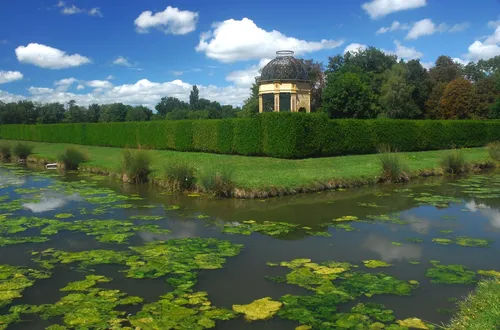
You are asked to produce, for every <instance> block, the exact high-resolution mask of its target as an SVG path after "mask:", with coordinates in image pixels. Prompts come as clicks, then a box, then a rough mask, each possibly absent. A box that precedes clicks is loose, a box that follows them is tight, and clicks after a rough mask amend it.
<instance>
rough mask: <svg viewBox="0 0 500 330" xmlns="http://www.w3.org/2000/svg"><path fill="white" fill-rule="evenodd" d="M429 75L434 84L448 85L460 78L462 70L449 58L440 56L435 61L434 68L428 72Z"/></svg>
mask: <svg viewBox="0 0 500 330" xmlns="http://www.w3.org/2000/svg"><path fill="white" fill-rule="evenodd" d="M429 74H430V76H431V79H432V80H433V83H434V84H438V83H445V84H448V83H449V82H451V81H453V80H455V79H457V78H458V77H461V76H462V69H461V68H460V65H459V64H457V63H455V62H454V61H453V60H452V58H451V57H449V56H444V55H441V56H439V57H438V59H437V60H436V66H434V67H433V68H431V69H430V70H429Z"/></svg>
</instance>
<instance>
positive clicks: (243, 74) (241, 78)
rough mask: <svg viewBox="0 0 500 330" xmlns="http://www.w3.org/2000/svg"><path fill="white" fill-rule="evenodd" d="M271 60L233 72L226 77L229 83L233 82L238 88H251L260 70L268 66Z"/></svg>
mask: <svg viewBox="0 0 500 330" xmlns="http://www.w3.org/2000/svg"><path fill="white" fill-rule="evenodd" d="M270 61H271V59H268V58H265V59H262V60H260V62H259V63H258V64H255V65H252V66H250V67H248V68H246V69H244V70H238V71H232V72H230V73H229V74H228V75H227V76H226V80H227V81H231V82H232V83H234V84H235V85H236V86H242V87H243V86H246V87H250V86H252V84H253V83H254V82H255V77H257V76H259V75H260V73H259V70H260V69H262V68H263V67H264V66H266V64H267V63H269V62H270Z"/></svg>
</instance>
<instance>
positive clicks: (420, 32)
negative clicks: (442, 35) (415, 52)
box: [406, 18, 447, 40]
mask: <svg viewBox="0 0 500 330" xmlns="http://www.w3.org/2000/svg"><path fill="white" fill-rule="evenodd" d="M446 29H447V26H446V24H444V23H442V24H440V25H436V24H434V22H433V21H432V20H431V19H429V18H426V19H423V20H421V21H418V22H416V23H415V24H414V25H413V26H412V28H411V29H410V32H408V35H407V36H406V39H410V40H411V39H418V38H420V37H422V36H428V35H432V34H434V33H436V32H444V31H446Z"/></svg>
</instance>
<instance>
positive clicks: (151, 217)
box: [130, 215, 165, 221]
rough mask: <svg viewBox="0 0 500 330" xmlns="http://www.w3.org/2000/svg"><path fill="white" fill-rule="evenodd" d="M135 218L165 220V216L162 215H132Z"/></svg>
mask: <svg viewBox="0 0 500 330" xmlns="http://www.w3.org/2000/svg"><path fill="white" fill-rule="evenodd" d="M130 219H133V220H143V221H156V220H163V219H165V217H163V216H161V215H133V216H131V217H130Z"/></svg>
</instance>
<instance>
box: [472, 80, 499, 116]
mask: <svg viewBox="0 0 500 330" xmlns="http://www.w3.org/2000/svg"><path fill="white" fill-rule="evenodd" d="M497 95H499V93H498V90H497V86H496V81H495V78H494V77H486V78H484V79H481V80H479V81H478V82H476V83H475V84H474V96H475V102H476V105H477V108H476V111H475V115H476V116H477V117H479V118H486V117H488V115H489V112H490V108H491V106H492V105H493V104H494V103H495V99H496V97H497Z"/></svg>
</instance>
